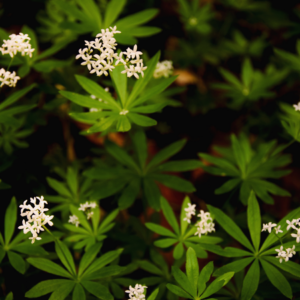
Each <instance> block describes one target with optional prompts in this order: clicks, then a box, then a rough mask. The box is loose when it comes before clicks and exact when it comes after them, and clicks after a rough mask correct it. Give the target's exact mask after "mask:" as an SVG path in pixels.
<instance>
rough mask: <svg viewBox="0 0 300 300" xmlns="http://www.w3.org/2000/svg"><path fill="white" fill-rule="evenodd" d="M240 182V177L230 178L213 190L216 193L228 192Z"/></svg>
mask: <svg viewBox="0 0 300 300" xmlns="http://www.w3.org/2000/svg"><path fill="white" fill-rule="evenodd" d="M240 183H241V179H240V178H232V179H230V180H228V181H226V182H225V183H224V184H223V185H222V186H220V187H219V188H217V189H216V190H215V194H216V195H220V194H224V193H228V192H230V191H231V190H233V189H234V188H235V187H236V186H237V185H239V184H240Z"/></svg>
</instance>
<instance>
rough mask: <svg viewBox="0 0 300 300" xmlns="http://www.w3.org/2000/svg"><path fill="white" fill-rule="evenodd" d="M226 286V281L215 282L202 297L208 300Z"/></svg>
mask: <svg viewBox="0 0 300 300" xmlns="http://www.w3.org/2000/svg"><path fill="white" fill-rule="evenodd" d="M223 285H224V281H223V280H221V281H219V280H214V281H213V282H212V283H211V284H210V285H209V286H208V288H207V289H206V290H205V292H204V293H203V294H202V295H201V298H202V299H204V298H207V297H209V296H211V295H213V294H215V293H216V292H218V291H219V290H220V289H221V288H222V287H223Z"/></svg>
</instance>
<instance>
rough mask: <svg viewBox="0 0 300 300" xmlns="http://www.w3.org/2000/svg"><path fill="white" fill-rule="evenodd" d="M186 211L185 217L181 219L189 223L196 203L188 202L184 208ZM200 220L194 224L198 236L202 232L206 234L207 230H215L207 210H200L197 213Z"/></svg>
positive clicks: (194, 211)
mask: <svg viewBox="0 0 300 300" xmlns="http://www.w3.org/2000/svg"><path fill="white" fill-rule="evenodd" d="M184 210H185V211H186V214H185V218H184V219H183V221H187V222H188V223H191V219H192V216H194V215H195V214H196V204H191V203H188V207H187V208H185V209H184ZM197 217H199V218H200V220H199V221H198V222H197V223H196V224H195V227H196V229H197V230H196V233H195V235H198V236H199V238H200V237H201V235H202V234H207V233H208V232H212V231H216V230H215V223H213V219H212V217H211V215H210V213H209V212H204V211H203V210H200V214H198V215H197Z"/></svg>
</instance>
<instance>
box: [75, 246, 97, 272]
mask: <svg viewBox="0 0 300 300" xmlns="http://www.w3.org/2000/svg"><path fill="white" fill-rule="evenodd" d="M101 246H102V244H101V243H97V244H95V245H93V246H92V247H91V248H90V249H89V250H88V251H87V252H86V253H85V254H84V255H83V257H82V258H81V261H80V264H79V270H78V275H79V276H80V275H81V274H82V273H83V272H84V270H85V269H86V268H87V267H88V266H89V265H90V264H91V262H92V261H93V260H94V259H95V258H96V256H97V254H98V253H99V251H100V248H101Z"/></svg>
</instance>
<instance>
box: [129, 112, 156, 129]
mask: <svg viewBox="0 0 300 300" xmlns="http://www.w3.org/2000/svg"><path fill="white" fill-rule="evenodd" d="M127 116H128V118H129V120H130V121H131V122H132V123H134V124H136V125H139V126H142V127H148V126H154V125H156V124H157V122H156V121H155V120H154V119H151V118H149V117H146V116H143V115H139V114H136V113H132V112H129V113H128V114H127Z"/></svg>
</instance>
